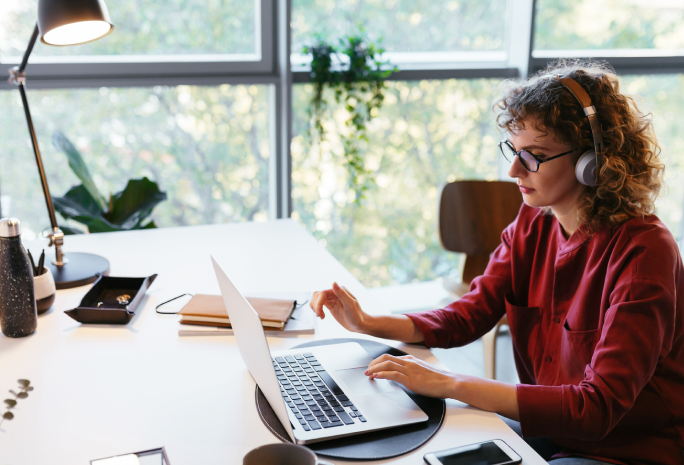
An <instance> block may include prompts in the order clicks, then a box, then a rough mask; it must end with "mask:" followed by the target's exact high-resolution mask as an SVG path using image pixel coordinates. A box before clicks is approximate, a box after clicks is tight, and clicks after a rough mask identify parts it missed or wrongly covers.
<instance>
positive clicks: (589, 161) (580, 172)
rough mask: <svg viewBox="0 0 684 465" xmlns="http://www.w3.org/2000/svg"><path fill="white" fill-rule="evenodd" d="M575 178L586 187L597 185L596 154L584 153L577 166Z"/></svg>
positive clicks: (591, 151)
mask: <svg viewBox="0 0 684 465" xmlns="http://www.w3.org/2000/svg"><path fill="white" fill-rule="evenodd" d="M575 176H576V177H577V180H578V181H579V182H580V183H581V184H584V185H585V186H595V185H596V152H594V151H593V150H589V151H587V152H584V153H583V154H582V156H581V157H579V160H577V164H576V165H575Z"/></svg>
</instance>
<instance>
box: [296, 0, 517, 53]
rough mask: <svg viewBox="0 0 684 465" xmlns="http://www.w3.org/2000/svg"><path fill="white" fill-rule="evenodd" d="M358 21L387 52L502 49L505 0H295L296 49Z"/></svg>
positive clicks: (342, 32)
mask: <svg viewBox="0 0 684 465" xmlns="http://www.w3.org/2000/svg"><path fill="white" fill-rule="evenodd" d="M359 26H362V27H365V29H367V30H368V32H369V33H371V34H372V36H374V37H373V39H375V40H377V39H378V38H382V44H383V46H384V47H385V49H386V50H387V51H388V52H462V51H492V50H503V49H504V41H505V29H506V0H483V1H473V0H465V1H463V0H461V1H458V0H437V1H432V2H416V1H409V0H390V1H380V0H371V1H360V0H353V1H345V2H333V1H328V0H294V1H293V11H292V51H293V52H295V53H297V52H299V51H300V50H301V49H302V47H303V46H304V45H307V44H308V41H309V40H311V37H312V36H313V35H316V34H318V35H321V36H322V37H323V38H325V39H326V40H328V41H333V42H336V41H337V39H338V38H340V37H342V36H343V35H345V34H350V33H355V32H357V31H358V28H359Z"/></svg>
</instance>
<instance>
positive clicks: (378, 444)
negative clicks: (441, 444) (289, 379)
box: [255, 338, 446, 460]
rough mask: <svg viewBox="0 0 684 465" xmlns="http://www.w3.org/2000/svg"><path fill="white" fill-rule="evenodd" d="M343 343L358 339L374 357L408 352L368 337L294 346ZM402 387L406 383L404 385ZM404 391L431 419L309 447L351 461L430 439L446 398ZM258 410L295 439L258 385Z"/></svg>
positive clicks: (281, 434) (276, 430) (402, 450)
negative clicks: (284, 426)
mask: <svg viewBox="0 0 684 465" xmlns="http://www.w3.org/2000/svg"><path fill="white" fill-rule="evenodd" d="M343 342H357V343H359V345H361V347H363V349H364V350H365V351H366V352H368V355H370V356H371V357H372V358H376V357H379V356H380V355H382V354H390V355H395V356H401V355H407V354H406V353H405V352H402V351H401V350H399V349H395V348H394V347H391V346H388V345H386V344H381V343H379V342H375V341H368V340H365V339H354V338H344V339H326V340H323V341H314V342H307V343H305V344H300V345H298V346H295V347H293V349H301V348H303V347H314V346H319V345H328V344H340V343H343ZM402 388H403V386H402ZM404 391H405V392H406V393H407V394H408V395H409V396H410V397H411V399H413V401H414V402H415V403H416V404H418V406H419V407H420V408H421V409H423V411H424V412H425V413H426V414H427V416H428V420H427V421H426V422H423V423H416V424H412V425H405V426H400V427H397V428H390V429H386V430H381V431H374V432H371V433H362V434H358V435H355V436H348V437H344V438H339V439H331V440H329V441H323V442H316V443H313V444H307V445H306V447H308V448H309V449H311V450H312V451H314V452H315V453H316V454H317V455H322V456H326V457H334V458H340V459H351V460H381V459H388V458H391V457H396V456H398V455H403V454H406V453H408V452H411V451H412V450H415V449H417V448H419V447H420V446H422V445H423V444H425V443H426V442H427V441H429V440H430V438H431V437H432V436H434V435H435V433H436V432H437V431H438V430H439V427H440V426H442V422H443V421H444V416H445V414H446V402H444V400H443V399H434V398H432V397H425V396H421V395H418V394H415V393H413V392H411V391H409V390H407V389H404ZM255 398H256V405H257V410H258V412H259V416H260V417H261V421H263V422H264V424H265V425H266V427H267V428H268V429H269V430H270V431H271V432H272V433H273V434H275V435H276V437H278V439H280V440H281V441H283V442H292V441H290V438H289V436H288V434H287V432H286V431H285V428H283V425H282V424H281V423H280V421H279V420H278V417H277V416H276V414H275V412H274V411H273V409H272V408H271V406H270V404H269V403H268V401H267V400H266V397H264V395H263V393H262V392H261V390H260V389H259V387H258V386H257V388H256V392H255Z"/></svg>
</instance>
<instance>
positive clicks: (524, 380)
mask: <svg viewBox="0 0 684 465" xmlns="http://www.w3.org/2000/svg"><path fill="white" fill-rule="evenodd" d="M566 78H572V80H574V81H576V82H577V83H578V84H579V85H580V86H581V88H582V89H583V90H584V91H586V93H587V94H588V98H590V99H591V101H592V103H593V106H594V108H595V112H596V114H597V115H598V121H599V123H600V127H599V126H596V127H595V129H594V132H597V131H600V132H597V133H596V134H594V133H592V128H591V124H590V121H589V119H588V117H587V115H585V111H584V109H583V107H584V106H587V105H585V104H584V103H582V104H580V102H579V101H578V99H579V98H580V97H577V96H576V95H573V92H571V91H570V89H569V88H568V86H567V82H568V80H567V79H566ZM578 92H579V91H578ZM496 108H497V109H498V111H499V114H498V118H497V122H498V124H499V126H500V127H501V128H502V129H504V130H505V131H506V132H507V135H508V137H507V140H506V141H504V142H502V144H501V145H500V148H501V151H502V152H503V154H504V155H505V156H506V157H507V158H508V159H509V161H512V165H511V168H510V171H509V175H510V176H511V177H513V178H516V179H517V183H518V185H519V187H520V191H521V192H522V195H523V200H524V204H523V206H522V208H521V209H520V212H519V214H518V217H517V218H516V220H515V221H514V222H513V223H512V224H511V225H510V226H508V228H506V230H505V231H504V232H503V234H502V242H501V245H500V246H499V247H498V248H497V250H496V251H495V252H494V253H493V254H492V257H491V259H490V262H489V265H488V267H487V270H486V271H485V273H484V275H483V276H480V277H478V278H476V279H475V280H473V282H472V284H471V287H470V292H469V293H468V294H466V295H465V296H463V298H461V299H460V300H458V301H456V302H454V303H452V304H451V305H449V306H447V307H446V308H444V309H439V310H433V311H429V312H422V313H412V314H408V315H391V316H370V315H368V314H366V313H364V312H363V310H362V309H361V308H360V306H359V304H358V302H357V301H356V299H355V298H354V296H352V295H351V294H350V293H349V292H348V291H347V290H346V289H344V288H342V287H340V286H338V285H337V284H336V283H335V284H333V287H332V289H328V290H325V291H321V292H318V293H316V294H315V295H314V299H312V302H311V307H312V308H313V310H314V311H315V312H316V314H317V315H318V316H319V317H320V318H324V316H325V314H324V310H323V307H324V306H325V307H327V308H328V310H329V311H330V313H331V314H332V315H333V317H335V319H337V320H338V321H339V322H340V323H341V324H342V325H343V326H344V327H345V328H347V329H348V330H350V331H356V332H359V333H364V334H369V335H372V336H376V337H382V338H386V339H395V340H400V341H403V342H407V343H423V344H425V345H426V346H427V347H457V346H462V345H465V344H468V343H470V342H472V341H474V340H476V339H478V338H480V337H481V336H482V335H484V334H485V333H487V332H488V331H489V330H490V329H492V328H493V327H494V325H495V324H496V323H497V322H498V321H499V320H500V319H501V318H502V316H503V315H504V314H505V315H507V316H508V321H509V323H510V329H511V334H512V338H513V347H514V355H515V362H516V367H517V370H518V375H519V378H520V381H521V384H518V385H511V384H506V383H502V382H498V381H493V380H488V379H481V378H477V377H472V376H464V375H459V374H458V373H451V372H447V371H443V370H440V369H437V368H435V367H432V366H430V365H429V364H427V363H425V362H422V361H421V360H418V359H415V358H413V357H410V356H409V357H393V356H390V355H384V356H382V357H379V358H378V359H376V360H374V361H373V362H372V363H371V364H370V366H369V367H368V370H367V371H366V374H367V375H368V376H369V377H371V378H382V379H388V380H393V381H396V382H399V383H401V384H403V385H404V386H406V387H407V388H408V389H410V390H412V391H414V392H417V393H420V394H423V395H427V396H432V397H441V398H453V399H458V400H460V401H463V402H466V403H468V404H471V405H473V406H475V407H479V408H482V409H485V410H489V411H493V412H497V413H499V414H500V415H502V416H504V417H507V418H508V419H510V420H509V421H508V422H507V423H509V425H511V426H512V427H513V428H514V429H516V430H517V431H518V433H519V434H521V435H522V436H523V437H524V438H525V439H526V440H527V441H528V443H529V444H530V445H531V446H532V447H533V448H535V450H537V451H538V452H539V453H540V455H542V457H543V458H544V459H546V460H552V459H553V460H554V465H560V464H561V463H566V464H567V463H570V462H572V463H581V464H587V463H592V462H596V461H602V462H612V463H630V464H631V463H634V464H646V463H659V464H665V463H667V464H682V463H684V455H683V452H682V447H683V444H684V268H683V266H682V259H681V256H680V252H679V250H678V248H677V245H676V243H675V241H674V239H673V237H672V235H671V234H670V233H669V232H668V230H667V229H666V228H665V226H664V225H663V224H662V223H661V222H660V220H659V219H658V218H657V217H656V216H654V215H652V212H653V209H654V207H653V201H654V200H655V197H656V196H657V194H658V190H659V188H660V183H661V179H662V171H663V166H662V164H661V163H660V162H659V160H658V153H659V147H658V145H657V141H656V138H655V136H654V133H653V129H652V124H651V122H650V120H649V119H648V118H647V117H646V116H645V115H643V114H642V113H641V112H640V111H639V110H638V108H637V107H636V105H635V103H634V101H633V100H632V99H631V98H629V97H627V96H625V95H624V94H622V93H621V92H620V90H619V85H618V79H617V76H616V75H615V74H614V73H613V72H612V70H609V69H607V68H606V67H605V66H603V65H601V64H597V63H584V64H583V63H578V62H560V63H557V64H555V65H552V66H551V67H549V68H548V69H546V70H544V71H543V72H542V73H540V74H538V75H537V76H535V77H533V78H531V79H529V80H528V81H525V82H515V83H512V85H510V86H509V88H508V89H507V90H506V91H505V94H504V96H503V98H502V99H501V100H499V101H498V102H497V105H496ZM592 112H593V110H591V108H589V109H588V110H587V114H591V113H592ZM601 137H602V139H603V141H602V145H603V147H602V149H601V150H600V152H601V160H600V165H599V170H598V175H597V178H598V179H597V185H596V186H587V185H583V184H581V183H580V182H579V181H578V176H577V175H576V173H575V171H576V165H577V161H578V159H579V158H580V157H581V156H582V154H584V153H585V152H586V151H588V150H591V149H593V148H594V147H595V145H599V143H598V142H599V141H598V140H597V141H595V139H600V138H601ZM595 143H596V144H595ZM589 158H590V159H592V160H593V159H594V157H592V156H591V155H590V156H589ZM518 422H519V423H518ZM530 438H531V439H530Z"/></svg>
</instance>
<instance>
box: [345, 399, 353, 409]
mask: <svg viewBox="0 0 684 465" xmlns="http://www.w3.org/2000/svg"><path fill="white" fill-rule="evenodd" d="M342 405H344V406H345V407H353V406H354V404H352V403H351V401H348V400H345V401H342Z"/></svg>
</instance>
